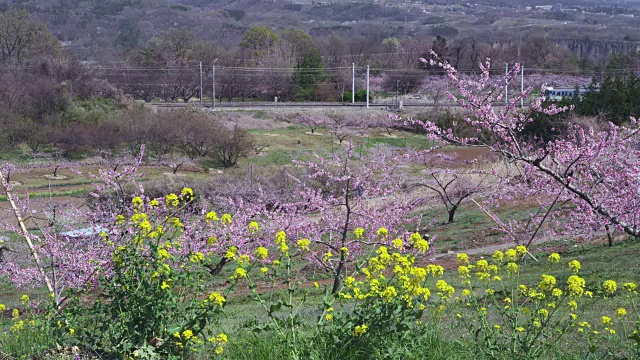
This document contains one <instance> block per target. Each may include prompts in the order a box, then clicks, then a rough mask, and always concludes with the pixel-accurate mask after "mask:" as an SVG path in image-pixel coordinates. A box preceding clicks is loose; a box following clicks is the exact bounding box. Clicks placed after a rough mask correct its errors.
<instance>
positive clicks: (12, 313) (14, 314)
mask: <svg viewBox="0 0 640 360" xmlns="http://www.w3.org/2000/svg"><path fill="white" fill-rule="evenodd" d="M18 316H20V311H18V309H13V311H12V312H11V317H13V318H14V319H16V318H18Z"/></svg>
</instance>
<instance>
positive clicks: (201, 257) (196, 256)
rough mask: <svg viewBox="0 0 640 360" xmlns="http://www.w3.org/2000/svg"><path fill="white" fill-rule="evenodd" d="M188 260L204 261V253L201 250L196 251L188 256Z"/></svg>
mask: <svg viewBox="0 0 640 360" xmlns="http://www.w3.org/2000/svg"><path fill="white" fill-rule="evenodd" d="M189 261H191V262H192V263H198V262H202V261H204V254H203V253H201V252H197V253H195V254H193V255H191V257H189Z"/></svg>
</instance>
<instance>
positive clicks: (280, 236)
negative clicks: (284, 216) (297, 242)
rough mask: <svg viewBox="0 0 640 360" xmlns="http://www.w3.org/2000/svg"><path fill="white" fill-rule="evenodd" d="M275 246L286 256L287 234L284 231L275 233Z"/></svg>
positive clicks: (287, 248)
mask: <svg viewBox="0 0 640 360" xmlns="http://www.w3.org/2000/svg"><path fill="white" fill-rule="evenodd" d="M275 243H276V245H278V249H279V250H280V252H281V253H283V254H287V253H288V251H289V246H288V245H287V234H286V233H285V232H284V231H278V232H277V233H276V240H275Z"/></svg>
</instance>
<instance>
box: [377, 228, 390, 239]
mask: <svg viewBox="0 0 640 360" xmlns="http://www.w3.org/2000/svg"><path fill="white" fill-rule="evenodd" d="M376 235H378V236H380V237H385V238H386V237H387V236H389V230H387V228H385V227H381V228H379V229H378V231H376Z"/></svg>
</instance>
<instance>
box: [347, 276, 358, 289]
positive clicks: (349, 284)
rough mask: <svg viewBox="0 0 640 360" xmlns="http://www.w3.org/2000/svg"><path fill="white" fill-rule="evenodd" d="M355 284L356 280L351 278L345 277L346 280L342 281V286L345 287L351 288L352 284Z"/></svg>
mask: <svg viewBox="0 0 640 360" xmlns="http://www.w3.org/2000/svg"><path fill="white" fill-rule="evenodd" d="M355 282H356V279H355V278H354V277H353V276H347V278H346V279H345V281H344V284H345V285H346V286H347V287H352V286H353V283H355Z"/></svg>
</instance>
